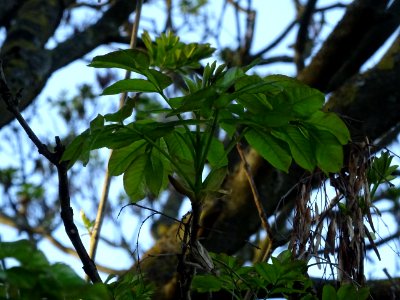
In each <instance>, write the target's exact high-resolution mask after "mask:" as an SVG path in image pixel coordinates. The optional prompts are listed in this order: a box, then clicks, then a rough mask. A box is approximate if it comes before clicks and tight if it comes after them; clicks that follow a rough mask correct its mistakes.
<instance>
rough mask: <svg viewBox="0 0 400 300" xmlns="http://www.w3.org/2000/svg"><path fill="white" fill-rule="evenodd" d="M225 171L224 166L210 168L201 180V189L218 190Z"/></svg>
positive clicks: (207, 190)
mask: <svg viewBox="0 0 400 300" xmlns="http://www.w3.org/2000/svg"><path fill="white" fill-rule="evenodd" d="M227 172H228V170H227V168H226V167H222V168H218V169H212V170H211V171H210V173H209V174H208V175H207V177H206V179H205V180H204V182H203V190H204V191H206V192H217V191H218V190H220V188H221V184H222V183H223V182H224V179H225V177H226V174H227Z"/></svg>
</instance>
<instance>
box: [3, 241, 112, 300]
mask: <svg viewBox="0 0 400 300" xmlns="http://www.w3.org/2000/svg"><path fill="white" fill-rule="evenodd" d="M7 258H14V259H15V260H17V262H18V265H16V266H13V267H10V268H5V267H4V266H5V263H6V261H5V259H7ZM0 260H2V262H3V264H2V265H3V268H1V269H0V298H2V299H43V298H47V299H54V300H57V299H60V300H65V299H71V300H75V299H90V300H96V299H98V300H100V299H101V300H103V299H112V298H111V297H110V296H111V295H110V293H109V291H108V289H107V287H106V286H105V285H102V284H95V285H91V284H87V283H86V282H85V281H84V280H83V279H82V278H80V277H79V276H78V275H77V274H76V273H75V272H74V271H73V270H72V269H71V268H70V267H69V266H67V265H65V264H62V263H56V264H50V263H49V262H48V261H47V259H46V257H45V256H44V255H43V253H42V252H40V251H38V250H37V249H36V248H34V247H33V246H32V244H31V243H30V242H29V241H26V240H21V241H16V242H0Z"/></svg>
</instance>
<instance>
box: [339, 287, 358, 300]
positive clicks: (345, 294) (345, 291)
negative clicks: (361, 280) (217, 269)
mask: <svg viewBox="0 0 400 300" xmlns="http://www.w3.org/2000/svg"><path fill="white" fill-rule="evenodd" d="M348 299H358V297H357V290H356V288H355V286H353V285H352V284H344V285H342V286H341V287H340V288H339V290H338V291H337V300H348Z"/></svg>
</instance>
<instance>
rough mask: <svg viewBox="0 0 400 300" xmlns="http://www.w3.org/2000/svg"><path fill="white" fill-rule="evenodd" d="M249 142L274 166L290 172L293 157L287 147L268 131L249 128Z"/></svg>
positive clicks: (247, 135)
mask: <svg viewBox="0 0 400 300" xmlns="http://www.w3.org/2000/svg"><path fill="white" fill-rule="evenodd" d="M245 138H246V140H247V142H248V143H249V144H250V145H251V146H252V147H253V148H254V149H255V150H256V151H257V152H258V153H259V154H260V155H261V156H262V157H263V158H264V159H265V160H267V161H268V162H269V163H270V164H271V165H272V166H274V167H275V168H277V169H279V170H282V171H285V172H288V170H289V167H290V164H291V162H292V158H291V157H290V154H289V152H288V150H287V147H285V145H284V144H283V143H282V142H280V141H279V140H277V139H276V138H274V137H273V136H271V135H270V134H268V133H264V132H261V131H258V130H256V129H249V130H248V131H247V132H246V133H245Z"/></svg>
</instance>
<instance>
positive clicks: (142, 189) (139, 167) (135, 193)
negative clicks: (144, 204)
mask: <svg viewBox="0 0 400 300" xmlns="http://www.w3.org/2000/svg"><path fill="white" fill-rule="evenodd" d="M147 160H148V155H147V154H145V153H144V154H141V155H139V156H138V157H137V158H136V159H135V160H134V161H133V162H132V163H131V164H130V165H129V167H128V168H127V170H126V171H125V173H124V180H123V181H124V189H125V191H126V193H127V194H128V196H129V197H130V199H131V201H133V202H136V201H138V200H140V199H143V198H144V197H145V196H146V184H145V169H146V165H147Z"/></svg>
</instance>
